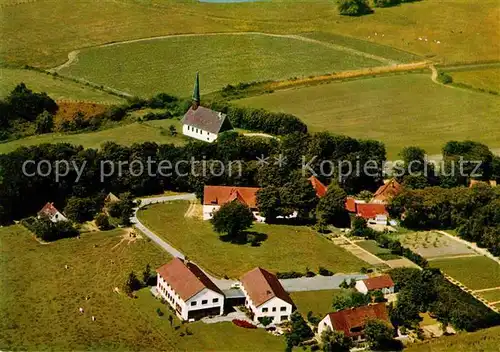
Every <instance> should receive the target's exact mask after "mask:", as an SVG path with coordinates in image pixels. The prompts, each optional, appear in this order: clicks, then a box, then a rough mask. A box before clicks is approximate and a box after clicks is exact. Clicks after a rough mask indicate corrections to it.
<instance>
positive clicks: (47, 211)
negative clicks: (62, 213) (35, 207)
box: [38, 202, 59, 218]
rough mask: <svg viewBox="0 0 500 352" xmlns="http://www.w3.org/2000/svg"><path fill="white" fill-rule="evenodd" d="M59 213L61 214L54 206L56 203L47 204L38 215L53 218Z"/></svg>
mask: <svg viewBox="0 0 500 352" xmlns="http://www.w3.org/2000/svg"><path fill="white" fill-rule="evenodd" d="M57 213H59V210H57V208H56V207H55V206H54V203H52V202H47V204H45V205H44V206H43V208H42V209H41V210H40V211H39V212H38V215H40V216H47V217H49V218H51V217H53V216H55V215H56V214H57Z"/></svg>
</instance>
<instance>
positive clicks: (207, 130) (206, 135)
mask: <svg viewBox="0 0 500 352" xmlns="http://www.w3.org/2000/svg"><path fill="white" fill-rule="evenodd" d="M192 100H193V101H192V105H191V107H190V108H189V110H188V111H187V112H186V114H185V115H184V118H183V119H182V121H181V123H182V134H184V135H185V136H188V137H192V138H196V139H199V140H200V141H205V142H209V143H211V142H213V141H215V140H216V139H217V137H218V136H219V134H220V133H222V132H224V131H228V130H232V129H233V126H232V125H231V122H230V121H229V119H228V118H227V116H226V115H225V114H223V113H221V112H218V111H213V110H211V109H209V108H205V107H203V106H200V80H199V75H198V73H197V74H196V81H195V85H194V91H193V98H192Z"/></svg>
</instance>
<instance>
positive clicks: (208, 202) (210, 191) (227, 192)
mask: <svg viewBox="0 0 500 352" xmlns="http://www.w3.org/2000/svg"><path fill="white" fill-rule="evenodd" d="M259 190H260V188H257V187H236V186H205V188H204V190H203V220H209V219H211V218H212V216H213V214H214V213H215V212H216V211H217V210H219V208H220V207H221V206H223V205H224V204H226V203H229V202H233V201H238V202H241V203H242V204H245V205H246V206H248V207H249V208H250V210H252V212H253V213H254V216H255V217H258V210H257V192H258V191H259Z"/></svg>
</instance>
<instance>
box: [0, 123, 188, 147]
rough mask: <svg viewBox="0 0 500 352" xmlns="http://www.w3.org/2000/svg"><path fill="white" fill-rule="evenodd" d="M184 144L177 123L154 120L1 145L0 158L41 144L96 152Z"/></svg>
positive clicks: (29, 138)
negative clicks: (107, 145) (105, 147)
mask: <svg viewBox="0 0 500 352" xmlns="http://www.w3.org/2000/svg"><path fill="white" fill-rule="evenodd" d="M170 125H174V126H175V127H176V128H177V132H178V135H177V136H175V137H172V136H170V135H169V132H168V128H169V126H170ZM186 140H187V139H186V138H185V137H183V136H182V126H181V124H180V122H179V120H157V121H148V122H142V123H139V122H134V123H131V124H128V125H123V126H119V127H114V128H109V129H105V130H102V131H97V132H89V133H78V134H66V133H47V134H42V135H37V136H33V137H27V138H23V139H18V140H14V141H11V142H6V143H0V154H5V153H9V152H11V151H14V150H16V149H17V148H19V147H22V146H30V145H38V144H42V143H70V144H75V145H82V146H84V147H85V148H99V147H100V146H101V145H102V144H103V143H104V142H115V143H118V144H121V145H132V144H134V143H143V142H156V143H173V144H183V143H185V142H186Z"/></svg>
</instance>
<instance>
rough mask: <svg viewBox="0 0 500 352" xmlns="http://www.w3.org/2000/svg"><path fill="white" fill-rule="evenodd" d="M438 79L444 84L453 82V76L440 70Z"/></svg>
mask: <svg viewBox="0 0 500 352" xmlns="http://www.w3.org/2000/svg"><path fill="white" fill-rule="evenodd" d="M437 80H438V81H439V82H441V83H443V84H451V83H453V77H451V76H450V75H449V74H447V73H444V72H439V74H438V77H437Z"/></svg>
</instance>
